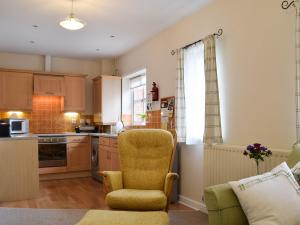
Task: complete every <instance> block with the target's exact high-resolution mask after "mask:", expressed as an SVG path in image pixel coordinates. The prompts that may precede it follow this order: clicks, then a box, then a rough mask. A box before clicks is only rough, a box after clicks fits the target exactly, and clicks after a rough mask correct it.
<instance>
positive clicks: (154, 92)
mask: <svg viewBox="0 0 300 225" xmlns="http://www.w3.org/2000/svg"><path fill="white" fill-rule="evenodd" d="M151 93H152V101H158V87H156V83H155V82H153V83H152V90H151Z"/></svg>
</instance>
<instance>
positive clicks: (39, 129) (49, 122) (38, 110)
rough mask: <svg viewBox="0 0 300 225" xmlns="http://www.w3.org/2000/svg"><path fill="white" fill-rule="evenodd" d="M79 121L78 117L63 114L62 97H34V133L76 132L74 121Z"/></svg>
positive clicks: (32, 118)
mask: <svg viewBox="0 0 300 225" xmlns="http://www.w3.org/2000/svg"><path fill="white" fill-rule="evenodd" d="M73 119H74V120H75V121H76V123H78V122H79V121H78V120H79V116H78V115H73V114H71V115H68V114H64V113H63V112H62V97H52V96H51V97H49V96H34V97H33V99H32V113H31V120H30V122H31V123H30V127H31V130H32V132H33V133H62V132H66V131H74V125H73V124H72V120H73Z"/></svg>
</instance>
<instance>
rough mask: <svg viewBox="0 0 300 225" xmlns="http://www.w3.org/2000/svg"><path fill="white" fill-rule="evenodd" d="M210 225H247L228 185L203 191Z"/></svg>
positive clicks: (236, 199)
mask: <svg viewBox="0 0 300 225" xmlns="http://www.w3.org/2000/svg"><path fill="white" fill-rule="evenodd" d="M204 200H205V204H206V207H207V210H208V218H209V224H210V225H248V221H247V218H246V216H245V214H244V212H243V210H242V208H241V205H240V203H239V200H238V198H237V197H236V195H235V193H234V192H233V190H232V189H231V187H230V185H229V184H220V185H216V186H212V187H208V188H206V189H205V190H204Z"/></svg>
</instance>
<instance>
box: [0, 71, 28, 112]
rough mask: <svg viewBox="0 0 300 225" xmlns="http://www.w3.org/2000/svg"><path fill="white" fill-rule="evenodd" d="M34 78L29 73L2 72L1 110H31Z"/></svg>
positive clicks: (0, 73) (0, 89) (0, 82)
mask: <svg viewBox="0 0 300 225" xmlns="http://www.w3.org/2000/svg"><path fill="white" fill-rule="evenodd" d="M32 77H33V75H32V73H27V72H14V71H0V109H3V110H25V111H26V110H31V109H32V90H33V78H32Z"/></svg>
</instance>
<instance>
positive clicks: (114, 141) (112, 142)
mask: <svg viewBox="0 0 300 225" xmlns="http://www.w3.org/2000/svg"><path fill="white" fill-rule="evenodd" d="M109 145H110V146H111V147H113V148H117V147H118V139H117V138H110V139H109Z"/></svg>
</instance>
